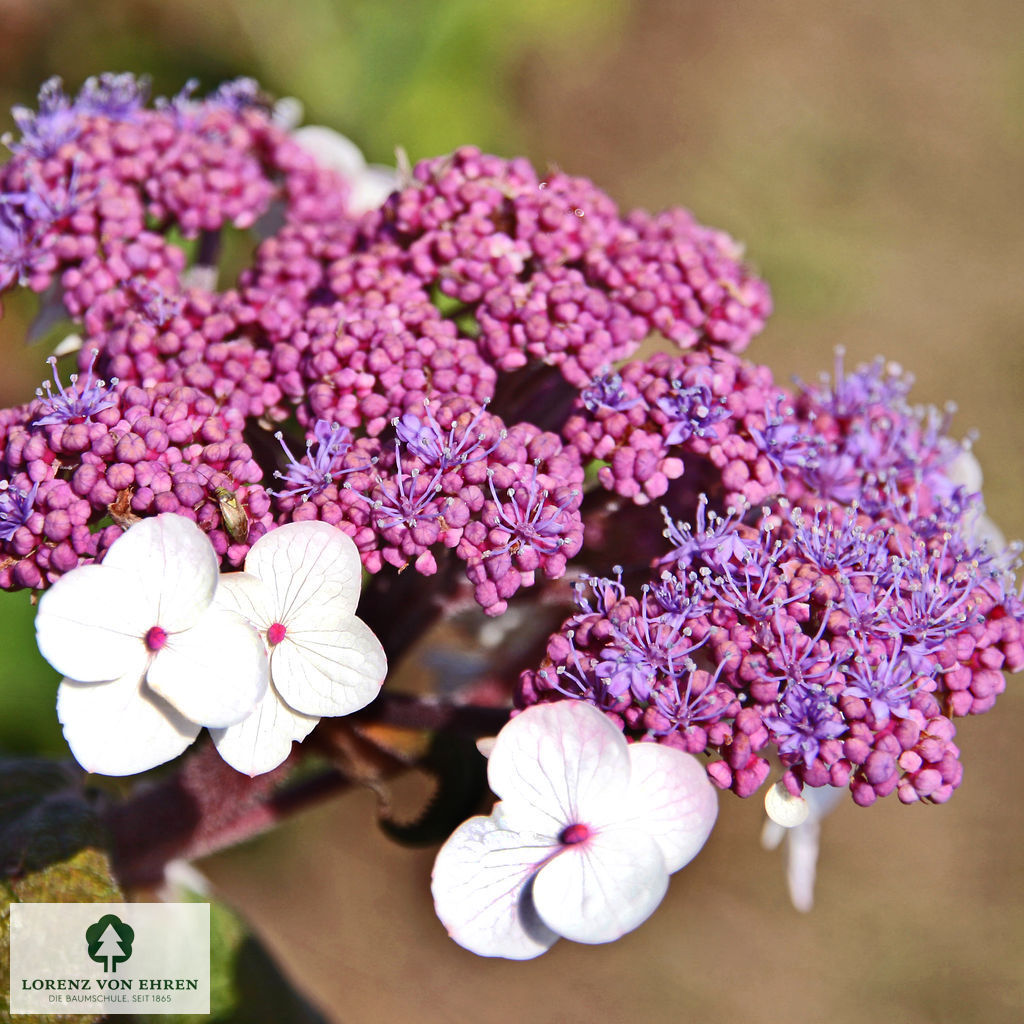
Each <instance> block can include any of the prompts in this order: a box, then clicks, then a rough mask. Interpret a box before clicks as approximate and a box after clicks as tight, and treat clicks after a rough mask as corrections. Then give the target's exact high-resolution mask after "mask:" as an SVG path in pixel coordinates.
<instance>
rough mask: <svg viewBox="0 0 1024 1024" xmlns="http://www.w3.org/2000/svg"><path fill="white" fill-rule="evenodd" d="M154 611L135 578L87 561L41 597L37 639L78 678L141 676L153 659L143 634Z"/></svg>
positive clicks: (62, 668)
mask: <svg viewBox="0 0 1024 1024" xmlns="http://www.w3.org/2000/svg"><path fill="white" fill-rule="evenodd" d="M154 611H155V605H153V606H149V604H148V602H147V595H146V593H145V592H144V591H143V590H142V589H141V588H140V584H139V581H138V580H137V579H135V578H134V577H132V576H128V575H126V574H125V573H123V572H119V571H117V570H116V569H108V568H107V567H106V566H103V565H83V566H80V567H79V568H77V569H72V570H71V572H69V573H67V574H65V575H64V576H62V577H61V578H60V579H59V580H57V582H56V583H54V584H53V586H52V587H50V589H49V590H47V591H46V592H45V593H44V594H43V596H42V597H41V598H40V599H39V610H38V612H37V613H36V643H37V644H38V645H39V652H40V653H41V654H42V656H43V657H44V658H45V659H46V660H47V661H48V662H49V663H50V664H51V665H52V666H53V667H54V668H55V669H56V670H57V671H58V672H60V673H61V675H65V676H69V677H70V678H72V679H78V680H80V681H82V682H87V683H93V682H98V681H100V680H109V679H117V678H119V677H120V676H122V675H125V674H133V675H136V676H141V674H142V671H143V669H144V668H145V665H146V661H147V660H148V657H149V652H148V651H147V650H146V647H145V644H144V643H143V640H142V638H143V636H144V635H145V633H146V630H147V629H148V628H149V626H150V625H152V623H151V622H150V621H149V620H150V618H151V616H152V614H153V612H154Z"/></svg>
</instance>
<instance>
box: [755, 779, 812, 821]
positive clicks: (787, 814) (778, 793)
mask: <svg viewBox="0 0 1024 1024" xmlns="http://www.w3.org/2000/svg"><path fill="white" fill-rule="evenodd" d="M764 812H765V814H767V815H768V817H769V818H771V820H772V821H774V822H775V823H776V824H777V825H781V826H782V827H783V828H796V827H797V826H798V825H802V824H803V823H804V822H805V821H806V820H807V816H808V815H809V814H810V813H811V805H810V804H809V803H808V802H807V801H806V800H805V799H804V798H803V797H802V796H793V794H792V793H790V791H789V790H788V789H787V788H786V784H785V783H784V782H782V781H781V780H780V781H779V782H776V783H775V785H774V786H769V787H768V789H767V791H766V792H765V794H764Z"/></svg>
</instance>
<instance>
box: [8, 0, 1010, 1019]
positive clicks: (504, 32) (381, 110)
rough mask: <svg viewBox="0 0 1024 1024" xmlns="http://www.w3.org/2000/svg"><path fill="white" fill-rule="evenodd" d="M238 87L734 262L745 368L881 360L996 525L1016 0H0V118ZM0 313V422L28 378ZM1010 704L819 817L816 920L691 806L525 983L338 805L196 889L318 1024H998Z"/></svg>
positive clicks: (1001, 471)
mask: <svg viewBox="0 0 1024 1024" xmlns="http://www.w3.org/2000/svg"><path fill="white" fill-rule="evenodd" d="M101 70H133V71H139V72H141V71H148V72H150V73H151V74H152V75H153V76H154V79H155V84H156V91H157V92H164V93H167V92H174V91H176V90H177V88H178V87H179V85H180V84H181V83H182V82H183V81H184V79H185V78H187V77H189V76H190V75H198V76H200V77H201V78H202V79H203V82H204V85H207V86H210V85H213V84H214V83H215V82H216V81H217V80H218V79H220V78H222V77H225V76H233V75H238V74H251V75H254V76H255V77H258V78H259V79H260V80H261V81H262V82H263V84H264V85H265V87H266V88H267V89H269V90H270V91H271V92H273V93H275V94H278V95H295V96H299V97H300V98H301V99H302V100H303V101H304V102H305V103H306V109H307V115H308V118H309V120H312V121H317V122H321V123H329V124H331V125H333V126H335V127H338V128H340V129H341V130H343V131H345V132H346V133H347V134H349V135H351V136H352V137H353V138H354V139H355V140H356V141H357V142H359V143H360V144H361V145H363V147H364V148H365V149H366V151H367V152H368V155H369V156H370V157H371V159H375V160H387V159H389V156H390V153H391V151H392V150H393V148H394V146H395V145H404V146H405V147H406V149H407V150H408V151H409V152H410V154H411V155H412V156H413V158H418V157H422V156H426V155H431V154H433V153H439V152H443V151H446V150H448V149H451V148H452V147H453V146H455V145H457V144H459V143H462V142H475V143H477V144H480V145H482V146H483V147H484V148H490V149H492V150H494V151H496V152H499V153H502V154H504V155H512V154H514V153H517V152H522V153H525V154H527V155H528V156H530V157H531V158H532V159H533V160H534V161H535V162H537V163H539V164H541V165H545V164H548V163H554V164H557V165H559V166H560V167H562V168H563V169H564V170H566V171H569V172H572V173H576V174H584V175H587V176H589V177H592V178H594V179H595V180H596V181H597V182H598V183H599V184H601V185H602V186H603V187H604V188H606V189H607V190H608V191H609V192H610V193H611V194H612V195H613V196H614V197H615V198H616V199H617V200H619V202H620V203H621V204H622V205H623V206H627V207H628V206H631V205H638V206H647V207H652V208H659V207H662V206H665V205H670V204H674V203H681V204H683V205H686V206H689V207H690V208H692V209H693V210H694V211H695V212H696V214H697V215H698V216H699V217H700V218H701V219H702V220H704V221H705V222H706V223H710V224H714V225H716V226H720V227H723V228H725V229H727V230H728V231H730V232H731V233H732V234H733V235H735V236H736V237H738V238H741V239H743V240H745V242H746V243H747V247H748V254H749V256H750V258H751V259H752V260H753V262H754V263H755V265H757V266H758V267H759V268H760V269H761V271H762V272H763V274H764V275H765V276H766V277H767V279H768V280H769V282H770V283H771V284H772V287H773V289H774V294H775V301H776V313H775V316H774V318H773V320H772V322H771V324H770V326H769V328H768V330H767V331H766V333H765V335H764V337H763V338H761V339H758V340H757V341H756V342H755V344H754V346H752V348H751V349H750V350H749V351H748V354H749V355H750V356H751V357H752V358H755V359H760V360H762V361H763V362H766V363H768V364H769V365H770V366H772V367H773V368H774V370H775V372H776V374H777V376H778V378H779V379H780V380H783V381H785V380H786V379H787V378H788V376H789V375H790V374H792V373H799V374H800V375H803V376H805V377H807V376H811V375H814V374H816V373H817V372H818V371H819V370H822V369H828V368H830V366H831V362H832V349H833V347H834V346H835V345H836V344H840V343H841V344H843V345H845V346H846V347H847V348H848V350H849V352H850V359H851V361H859V360H862V359H867V358H871V357H873V356H875V355H876V354H883V355H885V356H887V357H888V358H891V359H893V360H896V361H899V362H900V363H902V364H903V365H904V366H906V367H908V368H910V369H912V370H913V372H914V373H915V374H916V376H917V380H918V385H917V388H916V390H915V395H916V397H917V399H918V400H920V401H922V402H929V403H935V404H942V403H944V402H945V401H946V400H947V399H955V400H956V402H957V403H958V405H959V407H960V413H959V415H958V417H957V420H956V425H957V429H958V431H959V432H960V433H966V432H967V431H968V430H970V429H972V428H977V429H978V430H979V431H980V440H979V442H978V444H977V445H976V448H975V451H976V453H977V454H978V456H979V458H980V460H981V462H982V465H983V467H984V469H985V472H986V496H987V499H988V504H989V509H990V512H991V513H992V515H993V516H994V517H995V518H996V520H997V521H998V522H999V523H1000V524H1001V525H1002V527H1003V528H1004V530H1005V532H1006V533H1007V534H1008V535H1009V536H1011V537H1013V536H1022V535H1024V511H1022V503H1024V410H1022V404H1021V400H1020V389H1021V381H1022V371H1024V351H1022V345H1021V341H1022V339H1024V284H1022V282H1021V270H1022V267H1024V221H1022V216H1021V211H1022V209H1024V5H1022V4H1020V3H1019V2H1014V0H975V2H972V3H969V4H968V3H963V2H954V0H901V2H899V3H892V2H887V0H858V2H857V3H843V4H839V3H833V4H822V3H820V2H811V0H775V2H772V3H757V2H753V0H727V2H724V3H722V2H712V0H703V2H697V0H683V2H672V0H637V2H632V3H630V2H625V0H564V2H559V0H519V2H518V3H517V4H516V5H515V7H514V8H510V9H508V10H505V9H501V8H499V7H498V6H497V5H492V4H489V3H485V2H483V0H436V2H429V0H358V2H357V0H353V2H349V3H344V4H334V3H331V2H329V0H300V2H298V3H285V2H284V0H262V2H259V3H250V4H246V3H243V2H241V0H237V2H232V0H202V2H200V0H178V2H176V3H174V4H160V3H157V2H156V0H150V2H131V0H104V2H95V3H88V2H85V3H83V2H77V3H74V2H70V0H68V2H64V0H20V2H15V0H0V108H7V107H9V106H10V105H11V103H15V102H20V103H31V102H32V101H33V100H34V95H35V90H36V88H37V86H38V84H39V83H40V82H41V81H42V80H43V79H44V78H45V77H46V76H48V75H49V74H54V73H60V74H62V75H63V76H64V77H65V80H66V82H67V83H68V85H69V86H72V87H77V85H78V84H79V83H80V82H81V80H82V79H83V78H84V77H85V76H86V75H88V74H91V73H95V72H98V71H101ZM29 312H30V311H28V310H27V307H26V308H25V309H22V308H21V307H19V306H14V307H12V308H11V309H9V316H8V319H6V320H5V321H3V322H0V344H2V345H3V352H4V364H3V365H4V373H3V375H2V379H0V387H2V389H3V395H2V397H3V398H4V400H5V402H10V401H14V400H19V401H20V400H24V398H25V397H27V396H28V395H29V394H30V393H31V388H34V387H35V385H36V384H37V383H38V381H39V380H40V379H41V378H42V376H43V374H42V370H41V368H42V359H43V357H44V355H45V353H39V352H37V351H35V350H32V351H26V350H24V349H23V348H22V347H21V338H22V336H23V332H24V317H25V316H27V315H29ZM1022 736H1024V696H1022V694H1021V692H1020V681H1019V680H1014V679H1011V680H1010V686H1009V689H1008V693H1007V694H1006V696H1005V697H1004V698H1003V699H1002V700H1001V702H1000V704H999V705H998V706H997V708H996V710H995V711H994V713H992V714H990V715H987V716H984V717H982V718H979V719H977V720H970V721H966V722H963V723H962V729H961V738H962V741H963V742H962V749H963V759H964V762H965V765H966V776H965V780H964V784H963V786H962V788H961V790H960V791H959V792H958V793H957V795H956V796H955V797H954V799H953V801H952V803H951V804H949V805H947V806H945V807H941V808H936V807H911V808H907V807H903V806H901V805H899V804H898V803H897V802H896V801H895V798H894V797H890V798H889V799H888V800H886V801H884V802H883V803H882V804H881V805H878V806H876V807H874V808H872V809H870V810H867V811H863V810H860V809H858V808H856V807H854V806H853V805H852V803H850V804H843V805H842V806H841V807H840V808H839V810H838V811H837V812H836V813H835V814H834V815H833V816H832V817H831V818H830V819H829V820H828V821H827V823H826V826H825V834H824V839H823V849H822V857H821V864H820V872H819V886H818V906H817V908H816V909H815V911H814V912H813V913H812V914H810V915H800V914H798V913H797V912H796V911H794V910H792V909H791V908H790V906H789V904H788V900H787V897H786V892H785V887H784V882H783V876H782V861H781V857H780V856H779V854H778V853H775V854H771V853H765V852H763V851H761V850H760V848H759V847H758V845H757V837H758V832H759V828H760V817H761V812H760V806H759V801H750V802H747V803H741V802H740V801H738V800H736V799H734V798H731V797H729V798H725V799H723V801H722V813H721V818H720V824H719V826H718V828H717V829H716V831H715V833H714V835H713V836H712V838H711V841H710V842H709V844H708V846H707V848H706V849H705V850H704V852H703V853H702V854H701V855H700V857H699V858H698V860H697V861H696V862H695V863H694V864H693V865H691V866H690V867H688V868H687V869H686V870H684V871H683V872H681V873H680V874H679V875H677V876H675V878H674V880H673V883H672V888H671V891H670V894H669V897H668V899H667V900H666V901H665V903H664V904H663V906H662V907H661V909H660V910H659V911H658V913H657V914H656V915H655V917H654V918H653V919H652V920H651V921H649V922H648V923H647V924H646V925H645V926H643V927H642V928H641V929H640V930H639V931H638V932H636V933H634V934H633V935H631V936H628V937H627V938H626V939H624V940H622V941H620V942H618V943H615V944H613V945H611V946H607V947H592V948H591V947H584V946H574V945H572V944H570V943H565V942H563V943H559V945H557V946H556V947H555V948H554V950H552V951H551V952H550V953H549V954H547V955H546V956H545V957H543V958H541V959H540V960H538V961H535V962H531V963H527V964H513V963H502V962H490V961H484V960H480V959H477V958H475V957H473V956H472V955H471V954H469V953H466V952H464V951H462V950H461V949H459V948H458V947H456V946H455V945H453V944H452V943H450V942H449V941H448V940H447V939H446V937H445V935H444V932H443V929H442V928H441V926H440V925H439V924H438V923H437V922H436V920H435V919H434V918H433V915H432V911H431V906H430V899H429V889H428V883H429V872H430V864H431V860H432V856H433V852H432V851H429V850H428V851H420V852H415V851H409V850H406V849H403V848H399V847H397V846H394V845H391V844H390V843H388V842H387V841H386V840H384V839H383V838H382V837H381V836H379V835H378V834H377V833H376V831H375V828H374V824H373V822H374V803H373V798H372V797H371V795H370V794H368V793H356V794H353V795H351V796H349V797H346V798H344V799H341V800H339V801H337V802H335V803H334V804H332V805H330V806H325V807H324V808H322V809H320V810H318V811H316V812H313V813H310V814H308V815H306V816H304V817H303V818H302V819H300V820H297V821H295V822H294V823H293V824H291V825H289V826H288V827H286V828H283V829H281V830H280V831H278V832H277V833H275V834H273V835H271V836H268V837H265V838H263V839H261V840H259V841H257V842H254V843H252V844H250V845H249V846H247V847H245V848H241V849H238V850H235V851H232V852H230V853H227V854H223V855H220V856H218V857H216V858H214V859H212V860H210V861H208V862H207V863H206V864H205V865H204V868H205V870H207V872H208V874H209V875H210V877H211V878H212V879H213V880H214V882H215V883H216V885H217V886H218V888H219V890H220V891H221V893H222V894H223V895H225V896H226V897H227V898H229V899H230V900H232V901H234V902H235V903H236V905H237V906H238V907H239V908H240V909H241V910H242V911H243V912H244V913H246V914H247V915H248V916H249V918H250V919H251V920H252V921H253V922H254V924H255V925H256V927H257V928H258V930H259V931H260V933H261V934H262V935H263V936H264V937H265V938H266V939H267V940H268V942H269V943H270V944H271V946H272V948H274V949H275V950H276V951H277V952H278V953H279V955H280V957H281V959H282V961H283V963H284V964H285V965H286V967H287V969H288V970H289V971H290V972H291V974H292V976H293V977H294V978H295V979H296V980H297V981H298V982H299V983H300V984H301V985H302V986H303V987H304V989H305V990H306V991H307V992H308V993H309V994H310V996H311V997H312V998H313V1000H314V1001H315V1002H316V1003H317V1004H318V1005H319V1006H320V1007H321V1008H322V1009H323V1011H324V1012H325V1013H326V1015H327V1016H328V1017H329V1019H331V1020H332V1021H337V1022H344V1024H364V1022H371V1021H399V1022H404V1021H414V1022H419V1021H422V1022H425V1024H433V1022H442V1021H454V1020H464V1019H468V1020H472V1021H474V1022H475V1024H506V1022H517V1021H531V1022H534V1021H536V1022H544V1024H547V1022H556V1021H560V1022H561V1021H568V1022H577V1021H580V1022H583V1021H587V1022H589V1021H594V1022H609V1024H613V1022H632V1021H644V1022H649V1024H663V1022H665V1024H667V1022H670V1021H671V1022H676V1021H679V1022H689V1021H701V1022H710V1024H715V1022H718V1021H730V1020H742V1021H743V1022H744V1024H776V1022H781V1021H786V1022H787V1024H819V1022H828V1024H847V1022H850V1024H854V1022H856V1024H861V1022H863V1021H866V1020H867V1021H886V1022H899V1024H904V1022H905V1024H975V1022H977V1024H1003V1022H1006V1024H1010V1022H1019V1021H1021V1020H1024V966H1022V962H1021V961H1022V955H1024V885H1022V877H1024V873H1022V869H1024V842H1022V840H1024V810H1022V800H1021V796H1020V785H1021V767H1022V759H1021V754H1020V748H1019V747H1018V743H1019V742H1021V740H1020V738H1021V737H1022Z"/></svg>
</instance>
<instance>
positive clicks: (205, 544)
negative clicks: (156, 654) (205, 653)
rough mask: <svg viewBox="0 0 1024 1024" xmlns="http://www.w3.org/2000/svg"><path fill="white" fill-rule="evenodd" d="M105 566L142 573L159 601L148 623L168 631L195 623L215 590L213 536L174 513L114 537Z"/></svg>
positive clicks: (139, 524) (150, 520) (138, 525)
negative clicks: (155, 617)
mask: <svg viewBox="0 0 1024 1024" xmlns="http://www.w3.org/2000/svg"><path fill="white" fill-rule="evenodd" d="M103 565H105V566H109V567H111V568H114V569H121V570H123V571H124V572H127V573H130V574H132V575H134V576H137V577H139V579H140V580H141V581H142V582H143V584H144V585H145V587H146V591H147V593H152V594H153V595H154V598H153V600H155V602H156V608H157V619H156V621H155V622H151V623H150V625H159V626H162V627H163V628H164V629H165V630H167V632H168V633H171V632H178V631H179V630H182V629H187V628H188V627H189V626H191V625H192V624H193V623H194V622H195V621H196V619H198V618H199V616H200V615H202V613H203V612H204V611H205V610H206V609H207V608H208V607H209V605H210V602H211V601H212V600H213V594H214V591H215V590H216V589H217V576H218V563H217V555H216V553H215V552H214V550H213V545H212V544H211V543H210V538H209V537H207V536H206V534H205V533H203V531H202V530H200V529H199V527H198V526H196V524H195V523H193V522H192V520H190V519H186V518H185V517H184V516H177V515H173V514H171V513H166V514H164V515H160V516H155V517H153V518H151V519H143V520H142V522H140V523H136V524H135V525H134V526H133V527H132V528H131V529H130V530H128V531H127V532H126V533H125V534H123V535H122V536H121V537H118V539H117V540H116V541H114V543H113V545H112V546H111V548H110V550H109V551H108V552H107V553H106V555H105V556H104V558H103ZM147 628H148V627H147Z"/></svg>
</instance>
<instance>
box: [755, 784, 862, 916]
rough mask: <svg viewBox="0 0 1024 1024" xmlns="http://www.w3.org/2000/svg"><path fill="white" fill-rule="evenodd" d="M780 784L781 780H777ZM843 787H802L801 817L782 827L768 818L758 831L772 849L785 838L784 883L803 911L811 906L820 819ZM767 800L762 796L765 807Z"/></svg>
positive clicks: (797, 905) (767, 846)
mask: <svg viewBox="0 0 1024 1024" xmlns="http://www.w3.org/2000/svg"><path fill="white" fill-rule="evenodd" d="M780 785H781V783H780ZM845 792H846V790H845V789H840V788H837V787H835V786H817V787H815V786H806V787H805V788H804V792H803V796H802V797H801V799H802V800H803V801H804V803H805V804H806V807H807V813H806V815H805V817H804V820H803V821H801V822H800V823H799V824H796V825H794V826H792V827H785V826H784V825H782V824H780V823H779V822H778V821H776V820H774V819H773V818H772V817H771V814H770V812H769V819H768V821H766V822H765V823H764V828H763V829H762V830H761V845H762V846H763V847H764V848H765V849H766V850H774V849H775V848H776V847H777V846H778V845H779V843H781V842H782V841H783V840H785V844H786V884H787V885H788V887H789V898H790V901H791V902H792V904H793V906H794V907H796V909H797V910H800V911H803V912H804V913H806V912H807V911H809V910H811V908H812V907H813V906H814V880H815V877H816V875H817V868H818V844H819V841H820V838H821V820H822V818H824V817H825V816H826V815H828V814H829V812H830V811H832V809H833V808H834V807H835V806H836V804H838V803H839V801H840V799H841V798H842V796H843V793H845ZM767 805H768V799H767V797H766V798H765V807H766V809H767Z"/></svg>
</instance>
